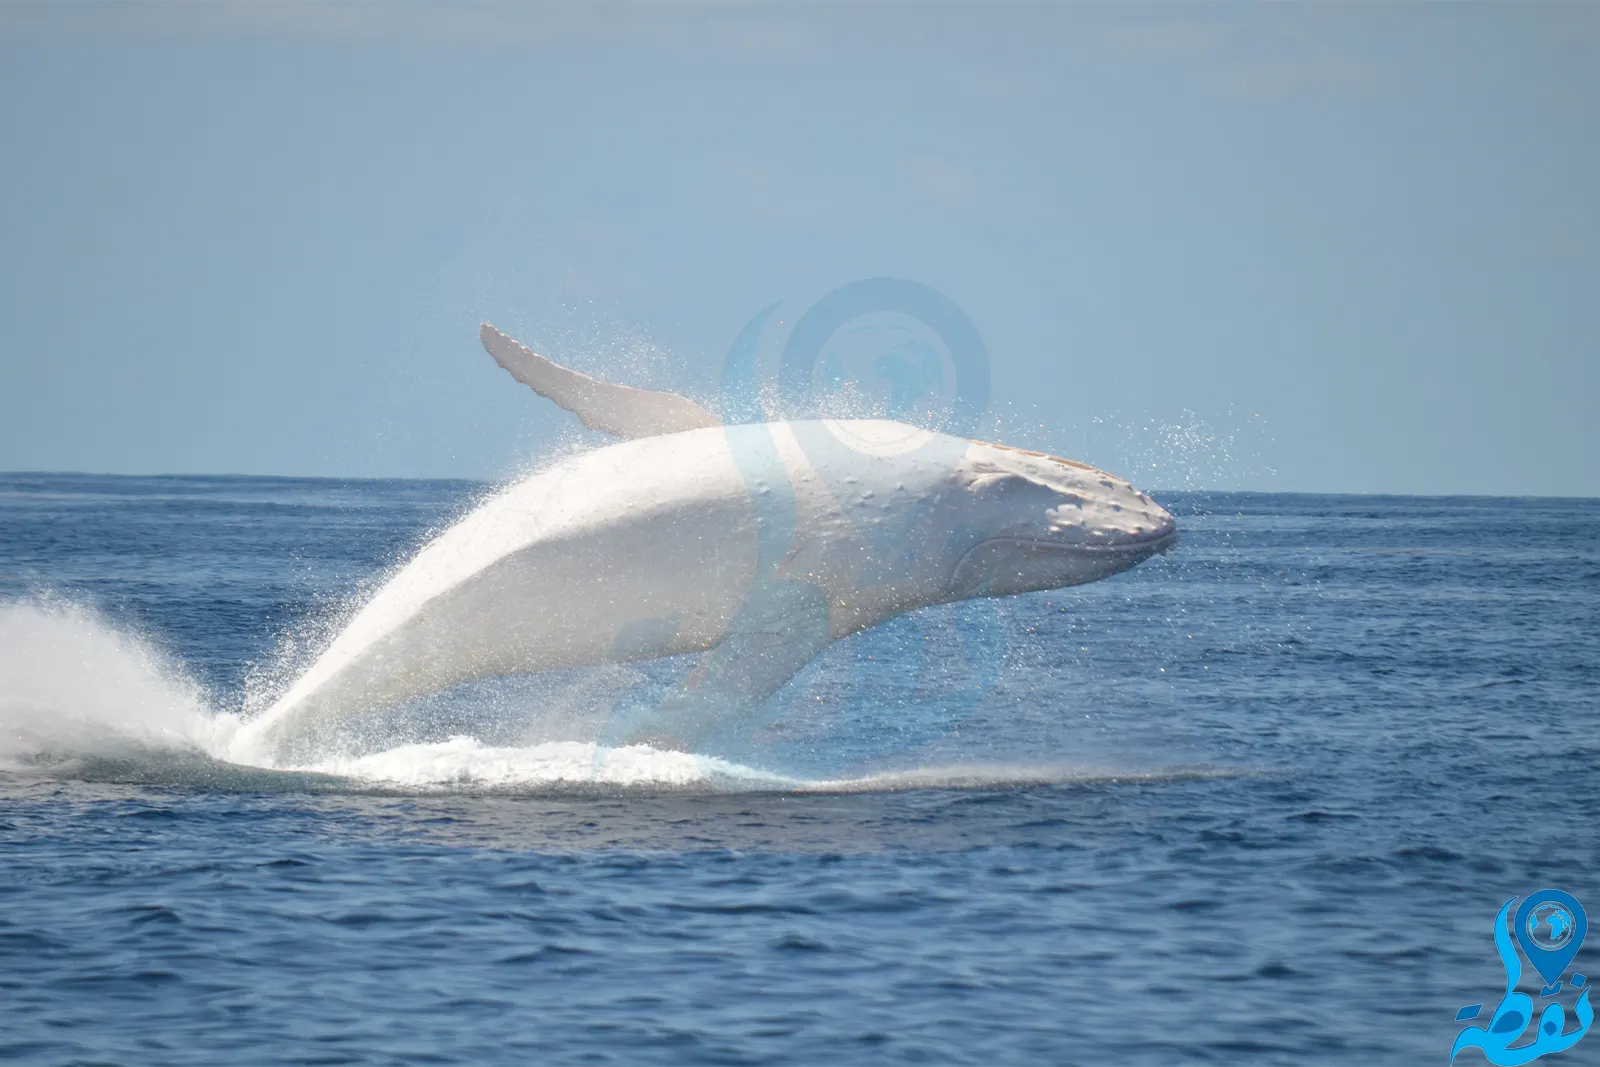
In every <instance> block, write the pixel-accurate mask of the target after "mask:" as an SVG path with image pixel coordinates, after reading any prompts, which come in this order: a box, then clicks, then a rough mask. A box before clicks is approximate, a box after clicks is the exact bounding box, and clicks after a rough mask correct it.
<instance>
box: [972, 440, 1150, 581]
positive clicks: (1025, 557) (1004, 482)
mask: <svg viewBox="0 0 1600 1067" xmlns="http://www.w3.org/2000/svg"><path fill="white" fill-rule="evenodd" d="M956 474H957V482H958V485H959V488H960V492H961V495H962V497H963V499H962V501H961V505H962V507H961V510H962V511H963V512H964V513H965V518H966V522H965V523H964V524H963V525H964V526H965V527H966V529H965V531H964V532H965V533H966V535H967V538H966V540H967V542H968V543H967V544H965V545H963V546H961V554H960V557H959V559H958V560H957V562H956V565H955V568H954V570H953V572H952V574H951V578H950V584H951V592H952V594H953V595H955V596H957V597H971V596H1006V595H1009V594H1012V593H1024V592H1032V591H1035V590H1041V589H1059V588H1062V587H1064V586H1070V585H1081V584H1083V583H1085V582H1092V581H1096V580H1098V579H1100V578H1105V577H1108V576H1110V575H1112V574H1116V573H1117V572H1119V571H1124V570H1127V569H1128V568H1130V567H1132V566H1134V565H1136V564H1138V563H1140V562H1141V561H1143V560H1146V559H1148V558H1150V557H1151V556H1153V555H1156V554H1158V553H1162V552H1166V551H1167V550H1169V549H1170V548H1171V547H1172V546H1173V545H1174V544H1176V543H1177V536H1178V534H1177V530H1178V524H1177V520H1175V519H1174V518H1173V517H1172V514H1171V513H1170V512H1168V511H1167V510H1166V509H1165V508H1163V507H1162V506H1161V505H1160V504H1158V503H1156V502H1155V501H1154V500H1153V499H1151V497H1150V496H1149V495H1148V494H1147V493H1144V492H1143V491H1141V490H1139V489H1136V488H1134V487H1133V486H1132V485H1130V484H1128V482H1127V481H1126V480H1125V479H1122V478H1119V477H1117V476H1116V475H1114V474H1110V473H1107V472H1106V471H1103V470H1100V469H1098V468H1095V467H1091V466H1089V465H1088V464H1087V463H1081V462H1079V461H1077V460H1071V459H1063V458H1061V457H1060V456H1052V455H1048V454H1046V453H1043V452H1033V451H1029V450H1027V449H1022V448H1013V447H1011V446H1009V445H997V444H991V443H989V442H986V441H974V442H972V444H971V446H970V447H969V448H968V450H967V453H966V455H965V456H964V457H963V459H962V462H961V467H960V470H958V471H957V472H956Z"/></svg>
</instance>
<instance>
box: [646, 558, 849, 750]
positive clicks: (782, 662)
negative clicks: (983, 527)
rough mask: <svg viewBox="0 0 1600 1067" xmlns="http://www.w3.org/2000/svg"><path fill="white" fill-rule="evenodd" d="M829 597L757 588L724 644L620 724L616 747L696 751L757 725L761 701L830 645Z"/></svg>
mask: <svg viewBox="0 0 1600 1067" xmlns="http://www.w3.org/2000/svg"><path fill="white" fill-rule="evenodd" d="M832 640H833V637H832V634H831V628H830V625H829V618H828V601H827V597H826V596H825V595H824V594H823V593H822V591H821V590H819V589H816V588H815V587H813V586H810V585H806V584H804V583H799V582H767V583H763V584H762V585H759V586H757V588H756V590H755V591H754V592H752V593H751V594H750V599H749V601H747V602H746V604H745V606H744V609H743V610H742V611H741V612H740V613H739V616H738V617H737V618H736V619H735V620H734V622H733V625H732V626H731V627H730V628H729V632H728V636H727V637H725V638H723V640H722V642H721V644H719V645H717V646H716V647H715V648H713V649H711V650H710V651H709V652H707V653H706V654H705V656H704V657H703V658H702V659H701V660H700V663H699V665H697V666H696V667H695V669H694V671H693V672H691V673H690V675H689V677H688V678H686V679H684V681H683V684H682V685H680V686H679V687H678V689H677V691H676V692H674V693H672V694H671V695H670V696H668V697H667V698H666V699H665V700H663V701H662V702H661V704H660V705H659V706H658V707H656V708H653V709H649V710H647V711H638V712H635V713H634V714H632V715H630V716H628V717H627V719H626V721H623V722H618V723H617V724H616V726H617V727H618V729H617V730H616V733H617V735H618V736H617V737H615V738H614V741H616V742H620V743H629V742H649V743H654V744H658V745H664V746H666V747H678V748H688V749H696V746H698V745H700V744H701V743H703V742H705V741H708V740H711V739H715V738H718V737H728V736H732V735H738V734H740V733H742V732H745V731H747V730H748V729H749V728H750V726H752V725H753V724H754V723H755V722H757V721H758V720H757V713H758V712H759V711H760V709H761V706H762V704H763V703H764V702H765V701H766V699H767V698H768V697H769V696H771V695H772V694H773V693H775V692H777V691H778V690H779V689H781V688H783V685H784V683H785V682H787V681H788V680H789V679H790V678H793V677H794V676H795V675H796V674H798V673H799V672H800V670H801V668H803V667H804V666H805V665H806V664H808V663H810V662H811V661H812V660H813V659H815V658H816V656H817V653H819V652H821V651H822V650H823V649H825V648H827V647H828V645H829V644H830V643H832Z"/></svg>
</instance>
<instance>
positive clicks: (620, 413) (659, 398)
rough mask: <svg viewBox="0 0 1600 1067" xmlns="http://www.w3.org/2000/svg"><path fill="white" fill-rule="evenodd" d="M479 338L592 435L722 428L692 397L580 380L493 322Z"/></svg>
mask: <svg viewBox="0 0 1600 1067" xmlns="http://www.w3.org/2000/svg"><path fill="white" fill-rule="evenodd" d="M478 337H479V339H480V340H482V341H483V347H484V348H486V349H488V350H489V354H490V355H491V356H493V357H494V361H495V362H496V363H498V364H500V366H502V367H504V368H505V369H506V370H507V371H508V372H509V373H510V374H511V376H512V377H513V378H515V379H516V380H517V381H519V382H521V383H522V384H523V385H526V386H527V387H528V388H530V389H532V390H533V391H534V392H536V393H538V394H539V395H540V396H542V397H545V398H546V399H549V400H554V401H555V402H556V403H557V404H560V405H561V406H562V407H564V408H566V409H567V410H568V411H570V412H572V413H573V414H574V415H576V416H578V418H580V419H582V420H583V424H584V425H585V426H587V427H589V429H591V430H601V431H603V432H605V433H610V434H616V435H617V436H618V437H655V436H657V435H658V434H664V433H678V432H679V431H682V430H699V429H703V428H705V427H707V426H720V425H721V424H722V420H721V419H719V418H717V417H716V416H715V415H713V414H711V412H709V411H707V410H706V409H705V408H703V407H701V406H700V405H699V404H696V403H695V402H694V401H693V400H690V399H689V398H688V397H686V396H679V395H678V394H677V393H661V392H655V391H653V390H650V389H635V388H634V387H632V386H629V385H617V384H615V383H613V382H602V381H600V380H599V379H598V378H591V377H589V376H588V375H587V374H579V373H578V372H577V371H575V370H571V369H569V368H567V367H563V366H561V364H559V363H556V362H555V361H554V360H550V359H546V358H545V357H544V356H541V355H539V354H538V353H537V352H534V351H533V350H532V349H530V348H528V347H526V346H524V345H522V344H519V343H518V342H516V341H514V340H513V339H511V338H510V337H507V336H506V335H505V334H503V333H501V332H500V331H499V330H497V329H495V328H494V327H493V326H490V325H489V324H488V323H487V322H486V323H484V324H483V325H481V326H479V327H478Z"/></svg>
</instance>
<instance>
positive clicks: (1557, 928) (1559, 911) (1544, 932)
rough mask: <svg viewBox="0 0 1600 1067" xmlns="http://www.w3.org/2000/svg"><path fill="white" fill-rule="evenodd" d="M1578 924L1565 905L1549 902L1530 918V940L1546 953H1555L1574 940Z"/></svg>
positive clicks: (1528, 925) (1538, 908) (1536, 910)
mask: <svg viewBox="0 0 1600 1067" xmlns="http://www.w3.org/2000/svg"><path fill="white" fill-rule="evenodd" d="M1576 926H1577V923H1576V922H1574V921H1573V918H1572V912H1570V911H1568V910H1567V908H1566V906H1565V905H1563V904H1557V903H1555V902H1554V901H1547V902H1545V903H1543V904H1540V905H1539V906H1538V907H1536V908H1534V909H1533V911H1532V913H1531V914H1529V916H1528V922H1527V931H1528V940H1529V941H1530V942H1531V943H1532V944H1534V945H1535V946H1537V947H1538V948H1541V949H1543V950H1544V951H1546V952H1555V951H1556V950H1558V949H1560V948H1561V947H1562V946H1564V945H1565V944H1566V943H1567V942H1568V941H1571V940H1572V931H1573V929H1574V927H1576Z"/></svg>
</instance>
